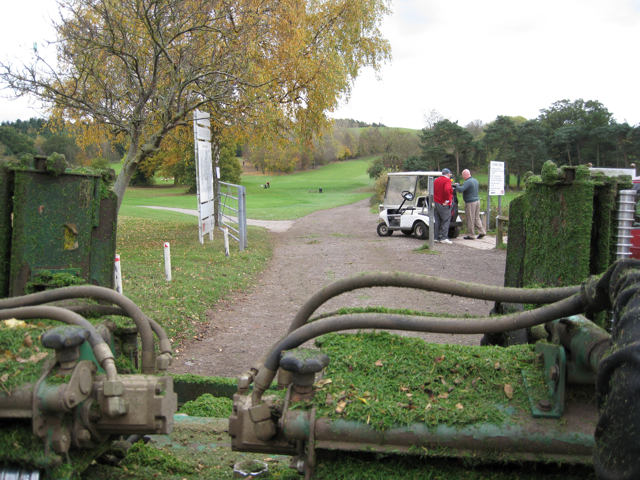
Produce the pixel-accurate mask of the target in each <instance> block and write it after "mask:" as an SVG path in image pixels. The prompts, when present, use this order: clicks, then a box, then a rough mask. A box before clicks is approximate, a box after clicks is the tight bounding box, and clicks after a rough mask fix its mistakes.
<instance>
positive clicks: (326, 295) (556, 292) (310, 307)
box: [287, 272, 580, 333]
mask: <svg viewBox="0 0 640 480" xmlns="http://www.w3.org/2000/svg"><path fill="white" fill-rule="evenodd" d="M371 287H401V288H415V289H419V290H427V291H431V292H438V293H447V294H450V295H456V296H459V297H467V298H477V299H480V300H493V301H499V302H510V303H535V304H541V303H555V302H557V301H559V300H562V299H564V298H567V297H570V296H571V295H574V294H575V293H578V292H579V291H580V285H576V286H572V287H560V288H542V289H522V288H506V287H493V286H490V285H481V284H477V283H467V282H458V281H453V280H447V279H444V278H440V277H431V276H428V275H416V274H413V273H398V272H394V273H391V272H373V273H364V274H362V275H356V276H353V277H349V278H346V279H344V280H338V281H337V282H334V283H332V284H330V285H327V286H326V287H325V288H323V289H322V290H320V291H319V292H317V293H316V294H315V295H313V296H312V297H311V298H310V299H309V300H307V301H306V302H305V304H304V305H303V306H302V308H300V310H298V313H296V316H295V317H294V318H293V321H292V322H291V325H290V326H289V331H288V332H287V333H291V332H293V331H294V330H296V329H298V328H300V327H302V326H303V325H304V324H306V323H307V321H308V320H309V318H311V315H313V312H315V311H316V310H317V309H318V308H319V307H320V306H321V305H322V304H324V303H325V302H327V301H328V300H330V299H332V298H333V297H336V296H338V295H341V294H343V293H346V292H350V291H352V290H357V289H359V288H371Z"/></svg>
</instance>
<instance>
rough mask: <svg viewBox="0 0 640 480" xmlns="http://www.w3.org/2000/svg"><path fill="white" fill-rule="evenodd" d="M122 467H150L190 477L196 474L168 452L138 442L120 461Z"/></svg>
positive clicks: (191, 468)
mask: <svg viewBox="0 0 640 480" xmlns="http://www.w3.org/2000/svg"><path fill="white" fill-rule="evenodd" d="M121 465H122V466H129V467H138V466H142V467H151V468H153V469H157V470H160V471H163V472H167V473H169V474H172V475H176V474H182V475H190V474H194V473H196V470H195V468H194V467H192V466H191V465H189V464H188V463H186V462H184V461H182V460H179V459H178V458H176V457H174V456H173V455H171V453H170V452H168V451H165V450H164V449H162V448H154V447H153V446H151V445H146V444H145V443H144V442H143V441H139V442H138V443H136V444H135V445H133V447H131V449H129V451H128V452H127V456H126V457H125V458H124V460H122V463H121Z"/></svg>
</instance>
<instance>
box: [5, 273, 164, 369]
mask: <svg viewBox="0 0 640 480" xmlns="http://www.w3.org/2000/svg"><path fill="white" fill-rule="evenodd" d="M69 298H91V299H94V300H105V301H107V302H110V303H113V304H116V305H118V306H119V307H120V308H122V309H123V310H124V311H126V312H127V316H129V317H130V318H131V320H133V322H134V323H135V324H136V327H137V328H138V333H139V334H140V343H141V344H142V368H141V370H142V373H143V374H154V373H155V371H156V366H155V355H156V352H155V347H154V344H153V343H154V342H153V332H152V331H151V326H150V324H149V321H148V317H147V316H146V315H145V314H144V313H142V310H140V308H139V307H138V306H137V305H136V304H135V303H133V301H131V300H130V299H128V298H127V297H125V296H124V295H122V294H120V293H118V292H116V291H114V290H111V289H108V288H104V287H97V286H93V285H82V286H76V287H64V288H56V289H54V290H46V291H44V292H39V293H32V294H30V295H24V296H22V297H11V298H5V299H3V300H0V310H2V309H6V308H17V307H23V306H28V305H39V304H43V303H50V302H55V301H59V300H66V299H69ZM16 318H17V317H16ZM87 323H88V322H87Z"/></svg>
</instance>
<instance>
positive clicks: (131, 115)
mask: <svg viewBox="0 0 640 480" xmlns="http://www.w3.org/2000/svg"><path fill="white" fill-rule="evenodd" d="M57 4H58V7H59V11H60V19H59V20H58V21H57V22H56V24H55V27H56V31H57V39H56V43H55V45H56V48H57V64H56V65H50V64H49V63H47V62H46V60H45V59H44V58H42V56H41V55H40V54H39V53H38V52H37V51H36V52H34V57H33V59H32V61H30V62H22V63H19V64H11V63H6V62H5V63H0V82H2V83H3V84H4V86H5V87H9V88H10V89H12V90H13V92H14V93H15V95H16V96H33V97H36V98H37V99H39V100H41V101H42V102H44V104H45V105H47V106H48V107H49V109H50V113H51V114H53V115H57V116H58V117H59V118H62V119H64V120H66V121H67V122H70V123H72V124H74V125H76V126H83V127H88V128H89V130H90V131H93V132H94V133H96V138H97V137H98V136H99V135H97V134H98V133H99V134H101V135H105V136H111V137H115V138H116V139H117V140H120V139H121V138H122V139H124V140H120V141H125V142H126V144H127V153H126V156H125V158H124V166H123V168H122V171H121V173H120V174H119V176H118V178H117V180H116V183H115V186H114V190H115V193H116V195H117V196H118V207H119V205H120V203H121V202H122V198H123V195H124V192H125V189H126V187H127V184H128V182H129V180H130V179H131V177H132V176H133V174H134V173H135V171H136V169H137V168H138V166H139V165H140V164H141V162H143V161H144V160H145V159H146V158H148V157H150V156H152V155H153V154H155V153H156V152H158V151H159V148H160V145H161V144H162V142H163V140H164V139H165V137H166V136H167V135H168V134H169V133H170V132H172V131H173V130H175V129H176V128H177V127H179V126H185V125H188V124H189V122H190V121H191V119H192V112H193V111H194V110H195V109H196V108H198V109H202V110H206V111H208V112H209V113H210V114H211V117H212V129H213V131H214V133H216V134H218V135H219V134H220V133H221V132H225V133H226V134H227V135H241V134H245V135H247V134H251V136H252V137H253V138H265V139H268V141H269V142H272V141H277V140H278V139H283V140H284V139H286V138H287V135H289V134H290V132H295V134H296V135H298V136H302V137H306V138H311V137H312V135H313V133H314V132H317V131H318V130H320V129H322V128H323V127H325V126H326V125H327V121H328V120H327V117H326V116H325V113H326V112H328V111H330V110H331V109H333V108H335V107H336V106H337V103H338V101H339V99H340V98H341V97H348V95H349V93H350V88H351V85H352V82H353V80H354V79H355V78H356V76H357V75H358V74H359V72H360V71H361V69H362V68H363V67H366V66H371V67H373V68H374V69H376V70H377V69H378V68H379V67H380V66H381V64H382V63H383V62H384V61H386V60H388V59H389V58H390V48H389V44H388V42H387V41H386V40H385V39H384V38H383V37H382V35H381V33H380V30H379V24H380V21H381V20H382V18H383V17H384V16H385V15H387V14H388V13H389V0H306V1H305V0H278V1H275V0H57ZM216 138H217V137H216ZM214 140H215V139H214Z"/></svg>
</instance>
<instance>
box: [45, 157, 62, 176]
mask: <svg viewBox="0 0 640 480" xmlns="http://www.w3.org/2000/svg"><path fill="white" fill-rule="evenodd" d="M45 165H46V168H47V172H49V173H50V174H52V175H53V176H54V177H57V176H58V175H62V174H63V173H64V171H65V170H66V168H67V160H66V158H65V156H64V155H62V154H61V153H56V152H53V153H52V154H51V155H49V156H48V157H47V160H46V162H45Z"/></svg>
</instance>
